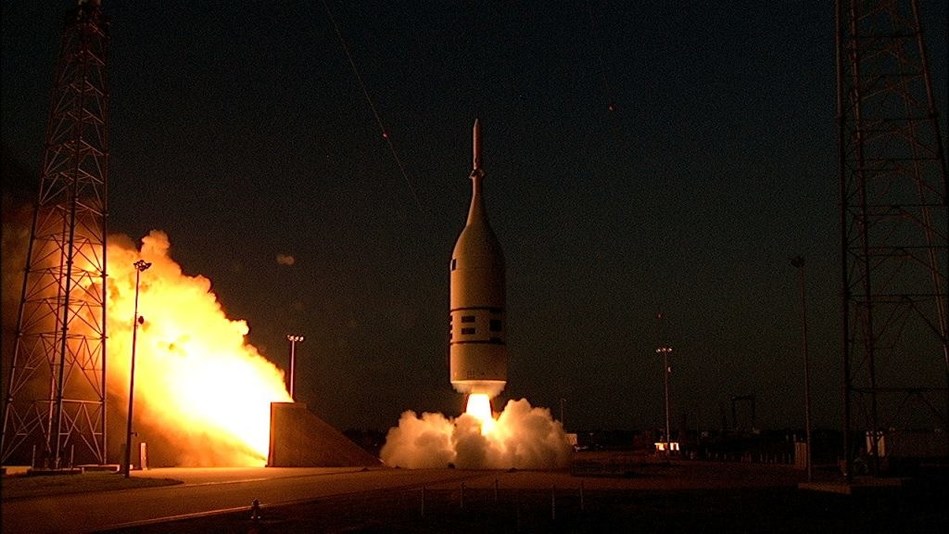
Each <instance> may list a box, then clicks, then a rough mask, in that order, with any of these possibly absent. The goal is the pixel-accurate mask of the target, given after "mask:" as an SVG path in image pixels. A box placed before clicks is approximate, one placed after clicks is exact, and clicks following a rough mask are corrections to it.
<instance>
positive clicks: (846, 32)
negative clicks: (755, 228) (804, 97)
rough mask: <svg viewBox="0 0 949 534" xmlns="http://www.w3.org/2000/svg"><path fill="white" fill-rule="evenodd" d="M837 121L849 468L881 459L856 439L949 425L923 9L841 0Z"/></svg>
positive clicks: (871, 442) (941, 185) (942, 243)
mask: <svg viewBox="0 0 949 534" xmlns="http://www.w3.org/2000/svg"><path fill="white" fill-rule="evenodd" d="M837 113H838V117H837V118H838V149H839V173H840V176H839V179H840V182H839V183H840V227H841V242H840V246H841V255H842V263H841V271H842V278H843V292H842V299H843V306H842V310H843V318H842V324H843V332H842V353H843V371H844V388H843V389H844V397H845V399H844V404H845V407H844V418H845V422H844V426H845V428H844V448H845V455H846V459H847V460H848V465H850V464H851V463H852V462H851V461H852V460H853V459H854V454H855V452H856V450H857V449H858V447H859V448H863V447H865V448H866V452H867V453H868V454H869V455H870V457H871V458H873V459H874V460H876V459H878V458H879V456H880V455H879V454H878V450H877V449H878V447H879V444H878V442H877V440H875V439H866V440H865V439H864V436H863V435H855V434H854V432H856V431H861V432H863V431H866V432H868V434H867V435H876V436H881V437H883V438H884V439H885V434H884V432H885V431H889V430H890V429H896V430H900V429H904V428H907V427H908V426H912V425H921V424H927V423H923V422H922V421H921V420H922V419H923V418H924V416H925V418H926V419H927V420H928V421H932V420H933V416H934V417H935V419H936V420H937V421H939V423H938V425H940V426H941V427H942V428H943V429H945V428H947V413H949V388H947V385H949V347H947V318H946V313H947V309H946V304H947V293H946V292H947V274H946V269H947V263H949V258H947V253H949V248H947V245H949V240H947V224H949V221H947V198H946V160H945V154H944V151H943V146H942V143H943V141H942V137H941V133H940V130H939V124H938V122H937V112H936V104H935V102H934V100H933V92H932V82H931V80H930V71H929V65H928V61H927V58H926V47H925V44H924V41H923V33H922V28H921V26H920V14H919V6H918V3H917V1H916V0H877V1H870V2H868V1H858V0H838V1H837ZM930 428H933V427H930ZM855 438H856V439H855ZM865 441H866V443H865ZM877 465H878V462H876V461H874V466H875V467H876V466H877ZM850 471H851V470H850V469H848V470H847V472H848V477H849V475H850Z"/></svg>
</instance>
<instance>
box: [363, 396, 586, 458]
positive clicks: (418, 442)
mask: <svg viewBox="0 0 949 534" xmlns="http://www.w3.org/2000/svg"><path fill="white" fill-rule="evenodd" d="M571 453H572V448H571V446H570V443H569V442H568V441H567V436H566V434H565V433H564V431H563V425H562V424H561V423H560V422H559V421H554V420H553V417H551V415H550V410H548V409H547V408H534V407H531V405H530V403H529V402H528V401H527V400H526V399H521V400H518V401H514V400H511V401H508V403H507V405H506V406H505V407H504V411H502V412H501V414H500V415H499V416H498V418H497V424H496V425H495V427H494V429H493V430H492V431H491V432H490V433H489V434H487V435H482V434H481V426H480V424H479V422H478V420H477V419H476V418H475V417H474V416H471V415H468V414H462V415H461V416H459V417H458V418H456V419H451V418H446V417H445V416H444V415H442V414H440V413H423V414H422V416H421V417H419V416H417V415H416V413H415V412H413V411H411V410H410V411H407V412H405V413H403V414H402V417H401V418H400V419H399V426H398V427H394V428H391V429H389V433H388V435H387V436H386V443H385V445H384V446H383V447H382V451H381V455H380V456H381V457H382V461H383V462H385V463H386V464H387V465H390V466H393V467H396V466H398V467H403V468H407V469H426V468H443V467H446V466H447V465H448V464H454V465H455V467H458V468H460V469H511V468H516V469H559V468H563V467H566V466H567V465H568V464H569V463H570V455H571Z"/></svg>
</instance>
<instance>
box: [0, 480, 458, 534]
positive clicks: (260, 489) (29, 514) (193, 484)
mask: <svg viewBox="0 0 949 534" xmlns="http://www.w3.org/2000/svg"><path fill="white" fill-rule="evenodd" d="M134 476H151V477H161V478H173V479H178V480H182V481H184V482H185V483H184V484H179V485H175V486H161V487H151V488H140V489H132V490H122V491H104V492H96V493H86V494H67V495H58V496H52V497H38V498H29V499H15V500H9V501H4V502H3V521H2V524H3V532H4V533H10V534H14V533H19V532H29V533H44V532H50V533H53V532H90V531H96V530H102V529H107V528H115V527H119V526H123V525H132V524H137V523H142V522H150V521H163V520H168V519H171V518H177V517H187V516H191V515H194V514H203V513H215V512H221V511H225V510H233V509H240V508H243V509H248V508H249V506H250V503H251V502H252V501H253V500H254V499H259V500H260V502H261V503H263V504H264V505H274V504H278V503H291V502H297V501H303V500H311V499H317V498H320V497H326V496H331V495H342V494H347V493H358V492H362V491H369V490H374V489H387V488H393V489H395V488H406V487H413V486H416V485H419V484H422V485H434V484H439V483H450V482H451V481H460V480H462V479H465V478H468V477H471V476H472V474H471V473H466V472H463V471H452V470H432V471H406V470H397V469H373V470H370V471H361V470H340V469H309V468H308V469H264V468H261V469H215V470H207V469H155V470H150V471H148V472H147V473H146V474H141V473H137V474H135V475H134Z"/></svg>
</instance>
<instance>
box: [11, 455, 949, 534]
mask: <svg viewBox="0 0 949 534" xmlns="http://www.w3.org/2000/svg"><path fill="white" fill-rule="evenodd" d="M587 460H588V461H577V462H575V463H574V471H573V472H572V473H571V472H566V471H563V472H527V471H462V470H453V469H439V470H419V471H406V470H395V469H381V470H370V471H362V470H359V471H353V470H341V469H338V470H332V469H242V470H231V469H217V470H208V469H204V470H200V469H158V470H152V471H149V472H147V473H135V474H134V475H133V479H132V480H136V481H138V482H139V483H143V482H141V481H146V480H147V481H151V483H158V484H166V483H168V481H169V480H178V481H181V482H182V483H180V484H177V485H173V486H163V487H150V488H138V489H134V488H127V487H122V485H123V484H127V483H128V482H129V481H128V480H124V481H123V479H122V477H121V475H116V476H115V478H113V479H112V480H113V482H114V484H115V487H114V488H113V490H112V491H104V488H102V487H96V488H95V489H90V488H89V487H86V488H85V489H79V488H77V491H79V492H81V493H70V492H68V491H65V492H64V490H63V489H62V488H61V487H60V488H58V489H56V490H55V491H57V492H60V493H58V494H55V495H45V496H38V495H35V494H34V495H32V496H25V495H23V494H20V496H10V493H8V490H10V489H11V488H14V486H15V485H16V484H19V483H21V481H22V480H23V479H19V480H12V479H10V478H9V477H8V478H6V479H4V482H3V489H4V492H3V512H4V513H3V516H4V517H3V527H4V528H3V531H4V532H44V531H46V532H59V531H109V532H146V533H149V532H185V533H188V532H195V533H197V532H200V533H202V534H207V533H212V532H256V533H263V532H274V533H275V532H479V533H485V532H549V531H554V532H557V531H559V532H620V531H624V532H658V531H663V532H806V533H808V534H810V533H812V532H848V531H850V532H947V531H949V512H947V510H946V507H945V504H944V503H946V502H949V484H947V483H946V479H944V478H941V479H940V478H932V477H929V478H927V477H917V478H915V479H912V480H908V481H905V483H903V484H902V485H901V486H900V487H890V488H885V487H880V488H874V489H865V490H863V491H862V492H857V493H856V494H854V495H840V494H834V493H828V492H815V491H804V490H800V489H798V488H797V484H798V482H801V481H803V479H804V474H803V473H801V472H800V471H796V470H794V469H791V468H789V467H787V466H781V465H751V464H734V463H719V464H715V463H692V462H686V463H665V462H641V461H640V460H639V459H632V458H629V457H622V456H615V455H607V456H600V457H598V458H593V459H590V458H587ZM97 476H99V475H97ZM44 478H46V477H44ZM817 478H818V479H819V480H824V481H829V482H832V481H834V480H835V479H836V478H837V475H836V473H834V472H833V471H831V470H827V471H820V472H818V473H817ZM77 480H78V479H77ZM90 480H91V479H90ZM95 483H96V484H100V482H98V481H96V482H95ZM255 498H257V499H259V501H260V503H261V506H260V511H259V518H258V519H256V520H255V519H252V517H251V515H252V513H251V506H250V505H251V501H253V500H254V499H255ZM110 514H111V515H112V517H109V515H110ZM59 516H66V517H68V520H66V521H58V520H57V519H56V518H57V517H59Z"/></svg>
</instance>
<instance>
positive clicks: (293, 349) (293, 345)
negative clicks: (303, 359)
mask: <svg viewBox="0 0 949 534" xmlns="http://www.w3.org/2000/svg"><path fill="white" fill-rule="evenodd" d="M287 341H289V342H290V399H291V400H292V401H293V402H296V401H297V399H296V397H295V396H294V395H293V384H294V383H295V380H294V374H295V373H296V367H297V342H300V341H303V336H296V335H293V334H287Z"/></svg>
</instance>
